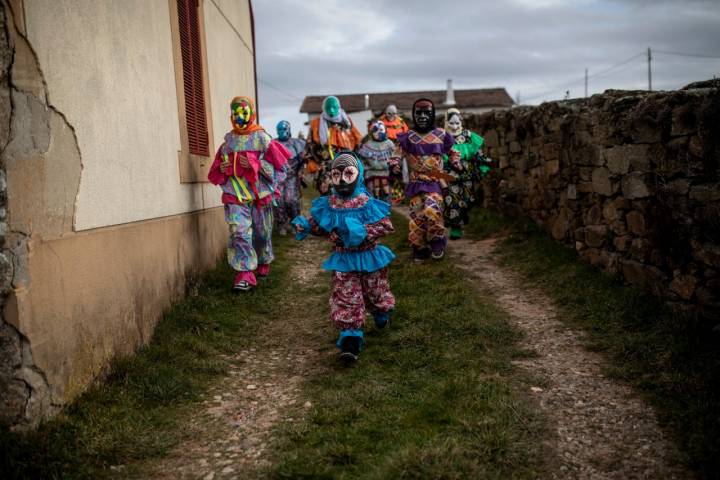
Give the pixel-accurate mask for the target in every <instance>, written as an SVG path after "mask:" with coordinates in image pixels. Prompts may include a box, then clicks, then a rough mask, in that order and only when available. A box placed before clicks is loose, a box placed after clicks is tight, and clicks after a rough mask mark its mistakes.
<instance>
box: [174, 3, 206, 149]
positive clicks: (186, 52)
mask: <svg viewBox="0 0 720 480" xmlns="http://www.w3.org/2000/svg"><path fill="white" fill-rule="evenodd" d="M198 8H199V3H198V0H177V11H178V24H179V33H180V52H181V54H182V70H183V86H184V88H183V90H184V93H185V120H186V123H187V136H188V148H189V150H190V153H191V154H193V155H200V156H203V157H207V156H209V154H210V153H209V148H208V147H209V142H208V125H207V115H206V112H205V90H204V87H203V78H204V75H203V58H202V45H201V43H200V38H201V36H200V21H199V18H200V16H199V13H198Z"/></svg>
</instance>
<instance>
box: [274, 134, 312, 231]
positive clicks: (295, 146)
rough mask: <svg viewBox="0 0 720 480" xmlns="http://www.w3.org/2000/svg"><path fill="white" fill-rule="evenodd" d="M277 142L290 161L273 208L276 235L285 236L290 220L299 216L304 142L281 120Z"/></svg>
mask: <svg viewBox="0 0 720 480" xmlns="http://www.w3.org/2000/svg"><path fill="white" fill-rule="evenodd" d="M276 130H277V137H278V142H279V143H281V144H282V145H283V146H284V147H285V148H287V149H288V151H289V152H290V155H292V156H291V157H290V159H289V160H288V163H287V165H286V168H285V171H286V174H287V178H286V179H285V181H284V182H282V183H280V184H279V185H278V198H277V201H276V207H275V217H276V221H277V225H278V233H279V234H280V235H283V236H284V235H287V229H288V228H289V227H290V220H292V219H293V218H295V217H297V216H298V215H300V196H301V192H302V190H301V188H300V184H301V177H300V171H301V170H302V167H303V161H304V160H303V153H304V152H305V141H304V140H300V139H298V138H293V137H292V132H291V130H290V122H287V121H285V120H282V121H280V122H278V124H277V126H276Z"/></svg>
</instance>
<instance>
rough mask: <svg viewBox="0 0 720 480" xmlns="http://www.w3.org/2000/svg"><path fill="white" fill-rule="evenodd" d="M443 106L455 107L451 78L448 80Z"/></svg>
mask: <svg viewBox="0 0 720 480" xmlns="http://www.w3.org/2000/svg"><path fill="white" fill-rule="evenodd" d="M445 105H455V91H454V90H453V84H452V78H448V81H447V92H446V94H445Z"/></svg>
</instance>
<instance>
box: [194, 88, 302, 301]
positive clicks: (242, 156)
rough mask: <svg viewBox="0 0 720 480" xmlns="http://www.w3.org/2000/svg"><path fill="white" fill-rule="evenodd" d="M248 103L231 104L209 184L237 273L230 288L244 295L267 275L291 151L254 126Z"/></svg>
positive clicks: (252, 110)
mask: <svg viewBox="0 0 720 480" xmlns="http://www.w3.org/2000/svg"><path fill="white" fill-rule="evenodd" d="M255 118H256V113H255V105H254V103H253V101H252V100H251V99H250V98H248V97H235V98H233V99H232V101H231V102H230V122H231V123H232V126H233V129H232V130H231V131H230V132H228V133H227V134H226V135H225V141H224V142H223V144H222V145H220V148H218V151H217V153H216V154H215V161H214V162H213V164H212V166H211V167H210V172H209V173H208V180H210V182H211V183H213V184H214V185H219V186H220V188H221V189H222V203H223V204H224V205H225V221H226V222H227V224H228V226H229V228H230V237H229V239H228V248H227V258H228V263H229V264H230V266H231V267H232V268H233V269H234V270H235V271H236V272H237V273H236V274H235V279H234V280H233V290H235V291H242V292H244V291H248V290H251V289H252V288H253V287H254V286H255V285H257V277H256V274H257V276H258V277H267V276H268V274H269V273H270V263H271V262H272V261H273V258H274V257H273V251H272V241H271V237H272V225H273V210H272V209H273V206H272V201H273V196H274V195H275V190H276V187H277V185H278V184H279V183H280V182H281V181H282V180H283V179H284V177H285V171H284V170H285V169H284V167H285V164H286V163H287V160H288V159H289V158H290V155H291V154H290V152H288V150H287V149H286V148H285V147H284V146H283V145H282V144H280V143H279V142H278V141H276V140H273V139H272V138H271V137H270V135H268V134H267V133H266V132H265V130H264V129H263V128H262V127H261V126H260V125H257V124H256V123H255Z"/></svg>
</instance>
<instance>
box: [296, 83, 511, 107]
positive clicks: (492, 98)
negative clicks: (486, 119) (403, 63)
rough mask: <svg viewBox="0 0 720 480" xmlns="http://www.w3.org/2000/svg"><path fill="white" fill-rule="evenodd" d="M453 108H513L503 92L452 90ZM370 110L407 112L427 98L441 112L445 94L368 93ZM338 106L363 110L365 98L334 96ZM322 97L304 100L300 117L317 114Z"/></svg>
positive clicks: (506, 94)
mask: <svg viewBox="0 0 720 480" xmlns="http://www.w3.org/2000/svg"><path fill="white" fill-rule="evenodd" d="M454 93H455V105H453V106H454V107H455V108H458V109H460V110H462V109H464V108H492V107H510V106H512V105H513V104H514V102H513V99H512V98H510V95H508V93H507V91H506V90H505V89H504V88H479V89H469V90H455V91H454ZM369 95H370V110H374V111H382V110H384V109H385V107H387V106H388V105H389V104H391V103H393V104H395V105H396V106H397V108H398V110H404V111H410V109H411V108H412V104H413V102H415V100H417V99H418V98H429V99H430V100H432V101H433V102H435V107H436V108H442V107H445V106H446V105H443V102H444V101H445V95H446V91H445V90H432V91H425V92H389V93H370V94H369ZM336 96H337V97H338V99H339V100H340V105H342V107H343V109H344V110H345V111H346V112H358V111H360V110H365V94H364V93H356V94H350V95H336ZM325 97H326V95H311V96H307V97H305V100H303V103H302V105H301V106H300V112H301V113H320V112H321V111H322V102H323V99H324V98H325Z"/></svg>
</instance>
